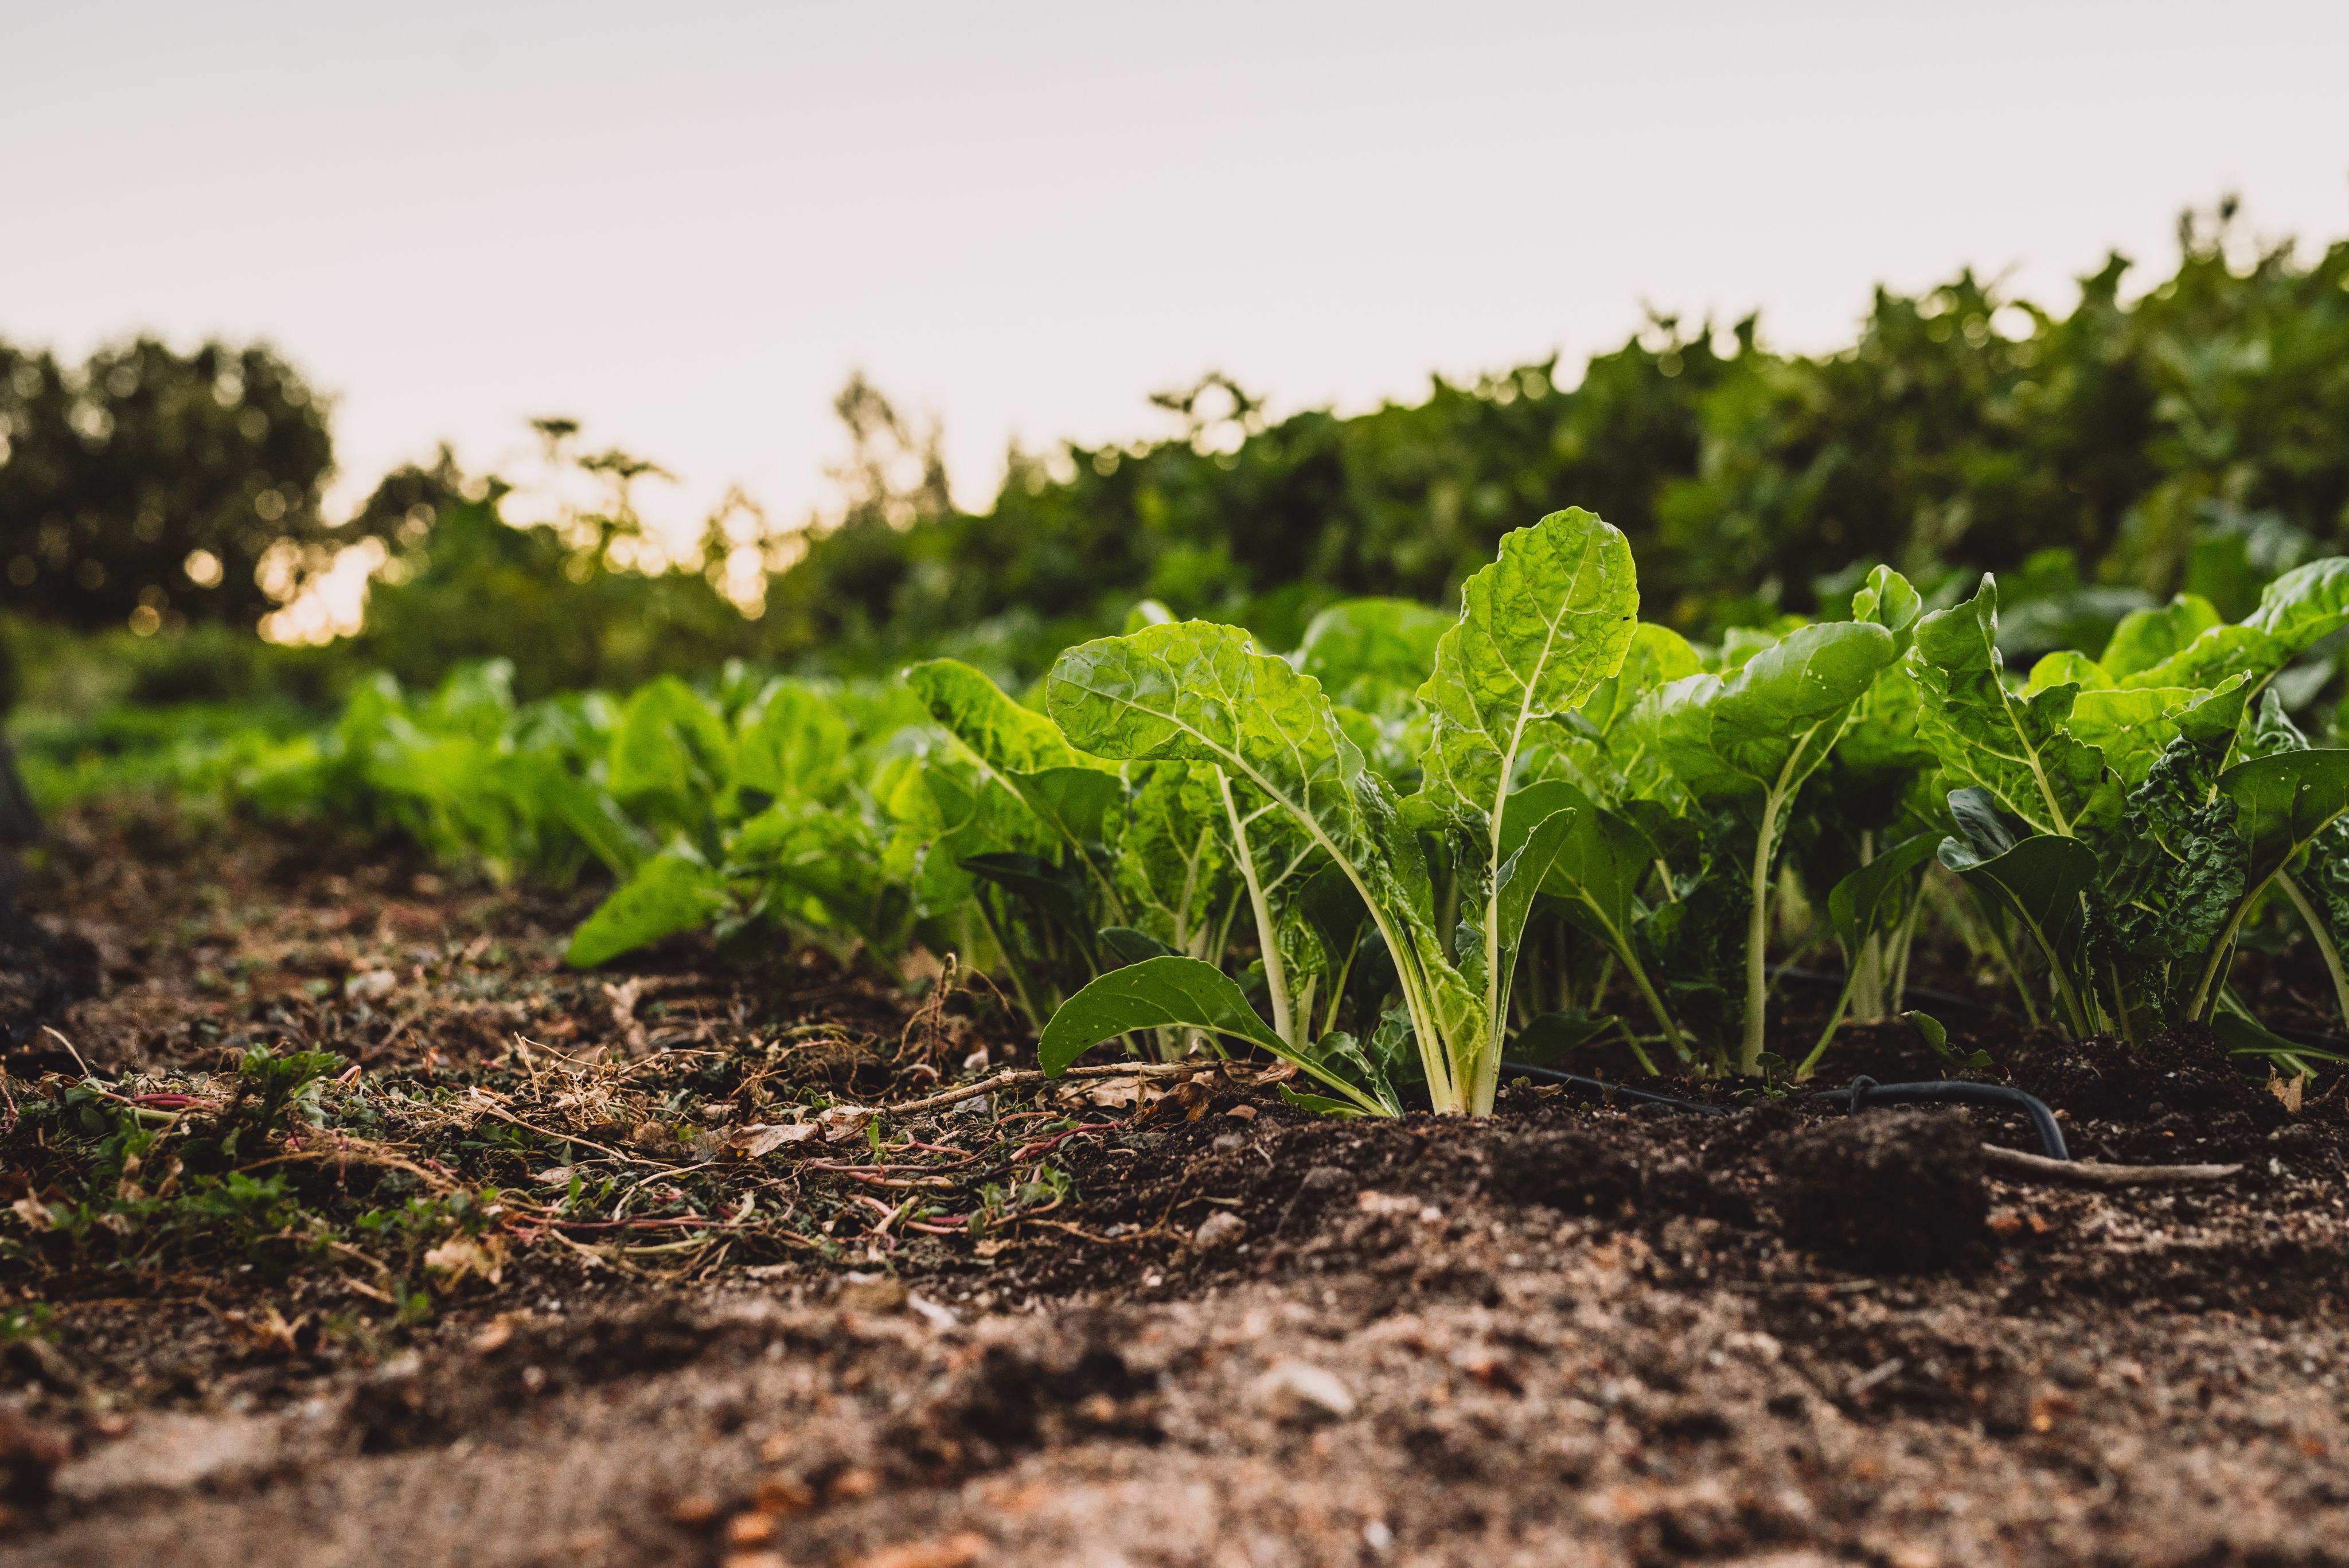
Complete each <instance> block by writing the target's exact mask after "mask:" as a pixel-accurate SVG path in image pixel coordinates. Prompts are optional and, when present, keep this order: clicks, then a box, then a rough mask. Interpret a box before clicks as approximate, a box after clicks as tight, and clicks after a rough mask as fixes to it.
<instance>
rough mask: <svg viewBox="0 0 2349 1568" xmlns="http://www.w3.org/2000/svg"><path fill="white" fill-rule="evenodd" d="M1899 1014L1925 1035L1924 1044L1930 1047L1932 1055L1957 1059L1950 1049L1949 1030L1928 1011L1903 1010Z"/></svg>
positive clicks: (1949, 1059) (1952, 1060)
mask: <svg viewBox="0 0 2349 1568" xmlns="http://www.w3.org/2000/svg"><path fill="white" fill-rule="evenodd" d="M1900 1016H1901V1017H1903V1018H1905V1019H1907V1020H1908V1021H1909V1025H1910V1026H1911V1027H1912V1028H1914V1029H1915V1030H1916V1031H1917V1033H1920V1034H1921V1035H1923V1036H1924V1037H1925V1044H1927V1045H1929V1046H1930V1047H1932V1051H1933V1054H1934V1055H1936V1056H1939V1057H1940V1058H1941V1059H1942V1060H1943V1061H1948V1062H1954V1061H1956V1060H1957V1057H1956V1055H1955V1054H1953V1053H1952V1052H1951V1050H1950V1032H1949V1031H1948V1030H1946V1029H1944V1028H1942V1027H1941V1021H1940V1019H1938V1018H1936V1017H1934V1016H1933V1015H1932V1014H1931V1013H1930V1012H1904V1013H1902V1014H1901V1015H1900Z"/></svg>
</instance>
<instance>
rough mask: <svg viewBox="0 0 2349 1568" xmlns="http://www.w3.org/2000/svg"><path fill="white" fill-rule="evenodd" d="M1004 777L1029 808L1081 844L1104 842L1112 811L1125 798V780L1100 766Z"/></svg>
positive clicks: (1063, 835)
mask: <svg viewBox="0 0 2349 1568" xmlns="http://www.w3.org/2000/svg"><path fill="white" fill-rule="evenodd" d="M1003 777H1004V779H1005V781H1006V782H1007V783H1009V784H1010V785H1011V787H1012V788H1013V789H1014V790H1015V791H1017V792H1018V793H1019V798H1020V799H1021V800H1023V801H1025V802H1026V803H1027V805H1028V809H1029V810H1030V811H1032V812H1034V813H1035V814H1036V815H1038V816H1039V817H1040V818H1041V819H1042V820H1043V821H1044V822H1045V823H1047V824H1049V825H1050V826H1051V827H1052V829H1053V830H1054V831H1055V832H1057V833H1059V834H1060V836H1061V837H1062V838H1064V839H1066V840H1067V841H1068V842H1069V843H1071V844H1073V845H1078V846H1092V845H1097V844H1099V843H1101V842H1102V836H1103V834H1104V832H1105V830H1106V825H1107V823H1108V821H1109V818H1110V814H1111V813H1112V812H1113V811H1115V810H1116V809H1117V807H1118V805H1120V804H1121V803H1122V802H1123V800H1124V798H1125V781H1124V780H1123V779H1121V778H1120V777H1118V775H1117V774H1113V773H1109V772H1107V771H1105V770H1103V769H1102V768H1097V767H1093V768H1078V767H1060V768H1044V769H1041V770H1040V771H1038V772H1035V773H1010V772H1007V773H1006V774H1004V775H1003Z"/></svg>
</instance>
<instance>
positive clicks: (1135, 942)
mask: <svg viewBox="0 0 2349 1568" xmlns="http://www.w3.org/2000/svg"><path fill="white" fill-rule="evenodd" d="M1100 939H1101V950H1102V953H1103V954H1105V955H1106V956H1108V957H1110V958H1113V959H1115V960H1116V961H1118V962H1119V963H1121V964H1129V963H1140V962H1142V961H1143V960H1145V959H1154V958H1169V957H1173V956H1175V954H1174V950H1173V949H1172V948H1169V947H1168V946H1167V945H1166V944H1165V943H1164V942H1162V941H1160V940H1158V939H1157V938H1156V937H1154V936H1152V935H1151V934H1150V933H1149V932H1148V931H1138V930H1135V929H1133V927H1132V926H1103V927H1102V929H1101V931H1100Z"/></svg>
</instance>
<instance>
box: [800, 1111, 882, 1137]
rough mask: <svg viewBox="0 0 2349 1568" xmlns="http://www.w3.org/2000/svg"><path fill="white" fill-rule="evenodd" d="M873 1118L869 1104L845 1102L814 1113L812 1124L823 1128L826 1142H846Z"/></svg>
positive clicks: (855, 1135)
mask: <svg viewBox="0 0 2349 1568" xmlns="http://www.w3.org/2000/svg"><path fill="white" fill-rule="evenodd" d="M872 1119H873V1108H872V1107H871V1106H852V1105H847V1104H842V1105H836V1106H826V1107H824V1109H823V1110H822V1111H819V1112H818V1113H816V1118H815V1123H814V1125H815V1126H817V1127H821V1128H823V1141H824V1142H826V1143H846V1142H847V1141H848V1140H849V1139H851V1138H853V1137H857V1136H858V1135H859V1134H861V1133H863V1132H864V1124H865V1123H867V1122H869V1121H871V1120H872Z"/></svg>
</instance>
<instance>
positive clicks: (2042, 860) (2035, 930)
mask: <svg viewBox="0 0 2349 1568" xmlns="http://www.w3.org/2000/svg"><path fill="white" fill-rule="evenodd" d="M1940 857H1941V864H1942V865H1944V866H1946V867H1949V868H1950V869H1951V870H1952V871H1954V872H1956V873H1957V874H1958V875H1959V876H1961V877H1964V878H1965V880H1966V882H1967V883H1968V884H1969V885H1970V886H1971V887H1972V888H1975V889H1976V890H1977V891H1979V892H1981V893H1982V895H1983V896H1984V897H1985V898H1989V899H1990V900H1991V901H1992V903H1993V904H1995V905H1998V906H2000V907H2002V908H2004V909H2006V910H2008V911H2009V912H2010V913H2012V914H2013V916H2014V917H2015V918H2016V919H2019V920H2021V921H2022V922H2023V929H2024V931H2025V932H2026V933H2028V934H2029V936H2030V938H2031V940H2032V941H2033V944H2035V945H2036V946H2037V947H2038V949H2039V950H2040V951H2041V952H2042V953H2043V954H2044V956H2045V957H2046V959H2047V961H2048V964H2049V967H2050V968H2051V970H2052V971H2053V972H2054V978H2055V982H2056V990H2057V993H2058V994H2059V996H2061V997H2062V999H2063V1001H2064V1009H2065V1012H2067V1013H2068V1014H2069V1017H2070V1021H2071V1024H2072V1028H2073V1030H2074V1032H2075V1033H2078V1034H2080V1035H2084V1036H2085V1035H2086V1034H2089V1033H2093V1032H2094V1031H2093V1028H2092V1026H2091V1023H2090V1018H2089V1013H2088V1002H2089V991H2088V983H2087V979H2088V977H2087V973H2086V966H2085V956H2086V954H2085V948H2086V936H2087V907H2086V903H2085V899H2086V898H2087V896H2088V894H2089V892H2090V890H2091V889H2093V888H2095V886H2096V881H2097V867H2096V856H2095V851H2094V850H2092V849H2090V848H2089V847H2088V846H2086V845H2085V844H2083V843H2081V842H2080V841H2079V840H2078V839H2076V838H2067V837H2064V836H2062V835H2061V834H2051V833H2043V834H2037V835H2034V836H2032V837H2029V838H2026V839H2024V840H2023V842H2021V843H2020V844H2017V845H2015V846H2013V848H2011V849H2009V850H2007V851H2005V852H2004V853H2003V854H2000V855H1996V856H1992V857H1989V858H1983V857H1981V856H1980V855H1978V854H1976V853H1975V851H1974V849H1973V847H1972V846H1970V845H1968V844H1967V843H1965V842H1964V841H1962V840H1960V839H1956V838H1944V839H1943V840H1941V847H1940Z"/></svg>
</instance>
